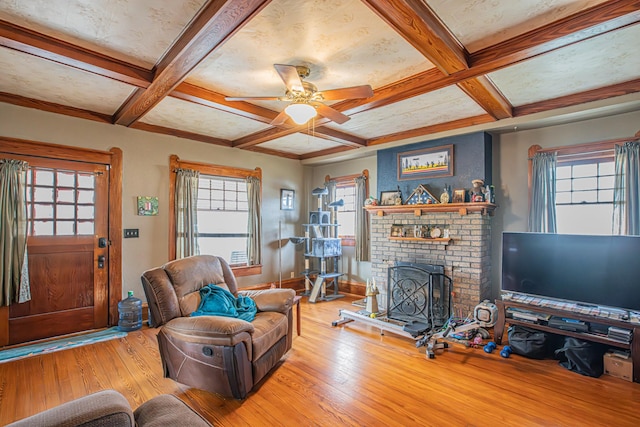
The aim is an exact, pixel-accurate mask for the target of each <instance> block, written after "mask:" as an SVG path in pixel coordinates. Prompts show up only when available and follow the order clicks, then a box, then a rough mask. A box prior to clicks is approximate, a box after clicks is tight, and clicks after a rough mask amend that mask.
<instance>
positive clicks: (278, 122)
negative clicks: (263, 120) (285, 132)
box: [269, 110, 289, 126]
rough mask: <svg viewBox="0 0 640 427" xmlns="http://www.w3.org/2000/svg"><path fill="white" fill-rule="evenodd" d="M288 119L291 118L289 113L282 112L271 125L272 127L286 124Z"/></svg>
mask: <svg viewBox="0 0 640 427" xmlns="http://www.w3.org/2000/svg"><path fill="white" fill-rule="evenodd" d="M288 118H289V116H288V115H287V113H285V111H284V110H282V111H281V112H280V114H278V115H277V116H276V117H275V118H274V119H273V120H271V123H269V124H270V125H271V126H280V125H281V124H284V122H286V121H287V119H288Z"/></svg>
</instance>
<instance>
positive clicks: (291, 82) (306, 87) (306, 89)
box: [225, 64, 373, 126]
mask: <svg viewBox="0 0 640 427" xmlns="http://www.w3.org/2000/svg"><path fill="white" fill-rule="evenodd" d="M273 66H274V68H275V69H276V71H277V72H278V74H279V75H280V78H281V79H282V81H283V82H284V85H285V86H286V87H287V90H286V92H285V94H284V96H253V97H231V96H227V97H225V99H226V100H227V101H286V102H291V104H289V105H288V106H287V107H286V108H285V109H284V110H283V111H282V112H281V113H280V114H278V115H277V116H276V117H275V118H274V119H273V120H272V121H271V124H272V125H274V126H278V125H281V124H283V123H284V122H285V121H286V120H287V118H288V117H291V119H292V120H293V121H294V122H296V123H297V124H299V125H302V124H305V123H306V122H308V121H309V120H310V119H311V118H313V117H315V116H316V115H318V114H319V115H321V116H323V117H326V118H328V119H330V120H333V121H334V122H336V123H339V124H342V123H344V122H346V121H347V120H349V118H350V117H349V116H347V115H345V114H342V113H341V112H340V111H338V110H336V109H335V108H332V107H330V106H328V105H325V104H323V103H322V101H334V100H338V99H359V98H369V97H371V96H373V89H371V86H369V85H362V86H352V87H345V88H341V89H331V90H325V91H319V90H318V88H317V87H316V86H315V85H314V84H312V83H309V82H307V81H305V80H304V79H305V78H307V77H309V73H310V70H309V67H306V66H304V65H283V64H274V65H273Z"/></svg>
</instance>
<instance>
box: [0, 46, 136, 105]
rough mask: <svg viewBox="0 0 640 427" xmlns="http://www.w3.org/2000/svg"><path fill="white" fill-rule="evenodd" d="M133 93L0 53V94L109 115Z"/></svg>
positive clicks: (56, 66)
mask: <svg viewBox="0 0 640 427" xmlns="http://www.w3.org/2000/svg"><path fill="white" fill-rule="evenodd" d="M133 90H134V87H132V86H129V85H127V84H125V83H120V82H116V81H114V80H111V79H106V78H104V77H98V76H96V75H94V74H91V73H86V72H84V71H79V70H76V69H74V68H70V67H65V66H63V65H59V64H56V63H55V62H49V61H41V60H39V59H37V58H35V57H33V56H31V55H26V54H23V53H17V52H15V51H13V50H10V49H0V92H8V93H12V94H16V95H20V96H24V97H28V98H34V99H38V100H41V101H48V102H54V103H56V104H62V105H65V106H69V107H75V108H82V109H85V110H90V111H95V112H98V113H103V114H109V115H111V114H114V113H115V112H116V110H117V109H118V108H119V107H120V105H121V104H122V103H123V102H124V101H125V100H126V99H127V98H128V97H129V95H131V93H132V92H133Z"/></svg>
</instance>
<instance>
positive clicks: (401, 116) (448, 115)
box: [331, 86, 485, 138]
mask: <svg viewBox="0 0 640 427" xmlns="http://www.w3.org/2000/svg"><path fill="white" fill-rule="evenodd" d="M484 113H485V111H484V110H483V109H482V108H480V107H479V106H478V104H476V103H475V102H474V101H472V100H471V99H469V98H468V97H467V96H465V95H464V93H463V92H462V90H460V89H458V88H457V87H455V86H452V87H448V88H444V89H440V90H437V91H435V92H430V93H427V94H425V95H421V96H416V97H415V98H410V99H407V100H405V101H401V102H397V103H395V104H392V105H389V106H386V107H381V108H377V109H375V110H371V111H367V112H364V113H360V114H355V115H353V116H351V120H349V121H348V122H346V123H344V124H343V125H340V126H335V125H332V126H331V127H333V128H335V129H340V130H342V131H344V132H350V133H353V134H356V135H358V136H360V137H363V138H373V137H376V136H380V135H389V134H391V133H396V132H402V131H406V130H409V129H415V128H419V127H423V126H430V125H435V124H438V123H446V122H450V121H452V120H457V119H461V118H465V117H472V116H477V115H481V114H484ZM390 117H392V118H393V119H392V120H390V119H389V118H390Z"/></svg>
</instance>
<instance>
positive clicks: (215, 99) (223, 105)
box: [169, 82, 278, 124]
mask: <svg viewBox="0 0 640 427" xmlns="http://www.w3.org/2000/svg"><path fill="white" fill-rule="evenodd" d="M169 96H171V97H173V98H177V99H181V100H183V101H189V102H193V103H194V104H199V105H203V106H205V107H210V108H214V109H216V110H220V111H224V112H227V113H232V114H237V115H239V116H242V117H246V118H249V119H253V120H257V121H259V122H262V123H267V124H269V123H271V121H272V120H273V119H275V118H276V116H277V115H278V112H276V111H273V110H269V109H268V108H263V107H260V106H257V105H254V104H251V103H249V102H244V101H227V100H225V99H224V98H225V95H222V94H220V93H217V92H214V91H211V90H208V89H205V88H201V87H199V86H195V85H192V84H190V83H186V82H183V83H180V84H179V85H178V87H176V88H175V90H173V91H172V92H171V93H170V94H169Z"/></svg>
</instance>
